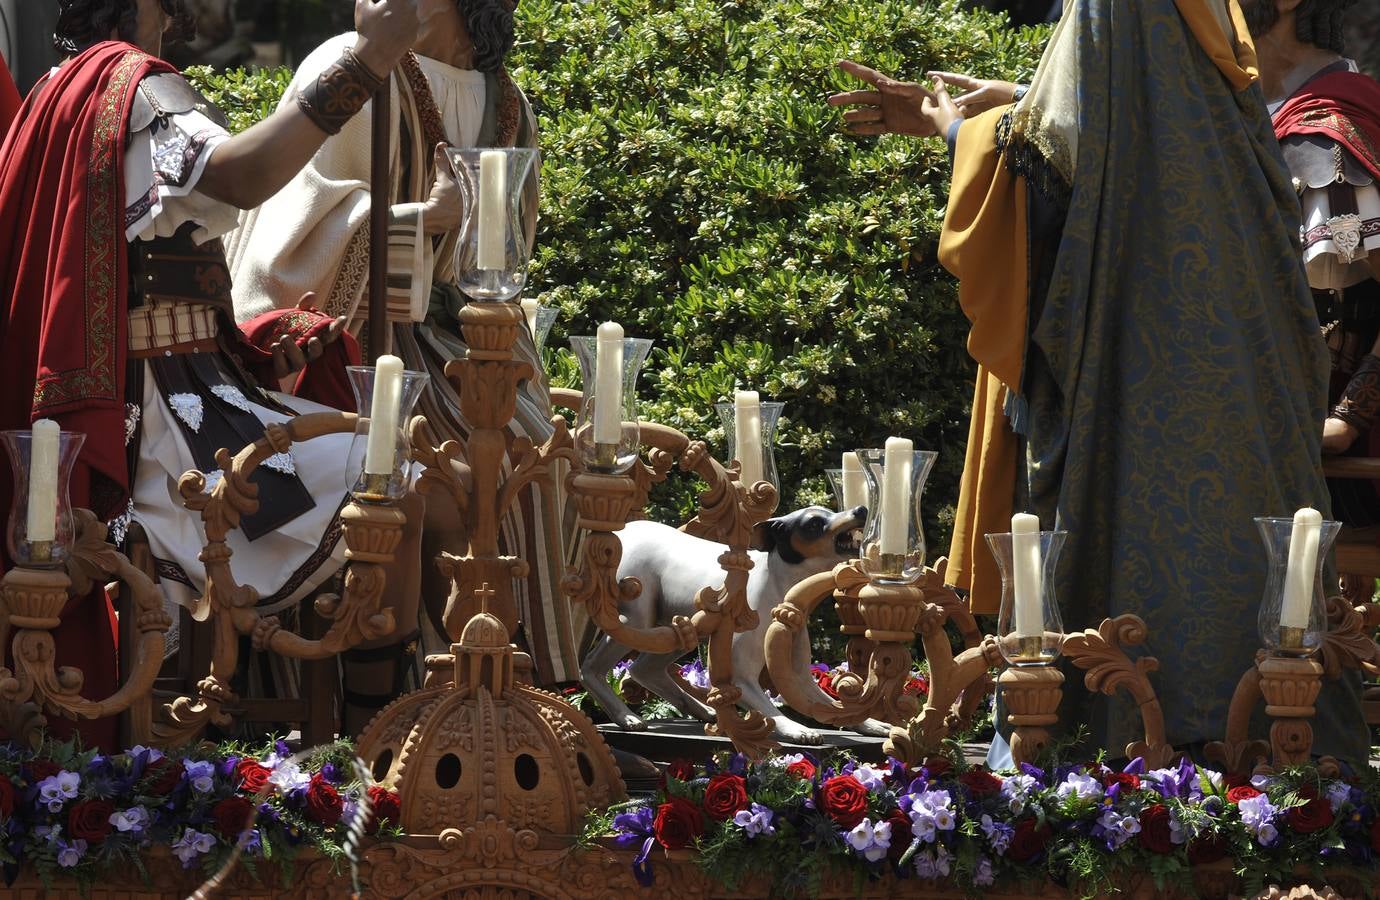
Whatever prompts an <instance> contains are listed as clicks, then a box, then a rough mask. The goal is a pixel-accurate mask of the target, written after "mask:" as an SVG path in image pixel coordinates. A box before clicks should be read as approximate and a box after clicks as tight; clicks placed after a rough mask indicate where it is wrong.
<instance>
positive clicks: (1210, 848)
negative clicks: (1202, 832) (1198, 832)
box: [1188, 834, 1227, 866]
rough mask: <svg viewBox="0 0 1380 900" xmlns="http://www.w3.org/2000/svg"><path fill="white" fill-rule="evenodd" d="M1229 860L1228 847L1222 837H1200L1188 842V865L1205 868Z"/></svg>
mask: <svg viewBox="0 0 1380 900" xmlns="http://www.w3.org/2000/svg"><path fill="white" fill-rule="evenodd" d="M1226 858H1227V845H1226V842H1225V841H1223V840H1222V838H1221V837H1219V836H1217V835H1215V834H1214V835H1212V836H1211V837H1207V836H1200V837H1196V838H1194V839H1193V840H1191V841H1189V842H1188V864H1189V865H1191V866H1205V865H1207V864H1209V863H1215V862H1217V861H1218V860H1220V859H1226Z"/></svg>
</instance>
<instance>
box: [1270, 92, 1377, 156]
mask: <svg viewBox="0 0 1380 900" xmlns="http://www.w3.org/2000/svg"><path fill="white" fill-rule="evenodd" d="M1274 124H1275V136H1276V137H1277V138H1279V139H1280V140H1281V141H1282V140H1284V139H1285V138H1286V137H1288V136H1290V135H1293V134H1321V135H1326V136H1327V137H1330V138H1332V139H1333V140H1335V141H1338V142H1340V143H1341V144H1342V146H1344V147H1346V148H1347V149H1348V150H1350V151H1351V155H1352V156H1354V157H1356V159H1357V160H1359V161H1360V162H1361V164H1362V165H1363V166H1365V167H1366V168H1367V169H1369V170H1370V173H1371V174H1372V175H1374V176H1375V177H1376V178H1380V81H1376V80H1375V79H1374V78H1370V77H1369V76H1366V75H1362V74H1360V73H1359V72H1333V73H1331V74H1329V75H1323V76H1322V77H1321V78H1315V79H1313V80H1312V81H1310V82H1308V83H1307V84H1305V85H1304V86H1303V87H1301V88H1299V90H1298V93H1296V94H1294V96H1292V97H1290V98H1289V99H1288V100H1286V101H1285V103H1284V105H1283V106H1281V107H1280V108H1279V109H1278V110H1276V112H1275V114H1274Z"/></svg>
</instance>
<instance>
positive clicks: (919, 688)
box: [904, 678, 930, 697]
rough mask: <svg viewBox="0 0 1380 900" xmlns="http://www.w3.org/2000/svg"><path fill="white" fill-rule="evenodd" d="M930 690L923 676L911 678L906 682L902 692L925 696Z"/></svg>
mask: <svg viewBox="0 0 1380 900" xmlns="http://www.w3.org/2000/svg"><path fill="white" fill-rule="evenodd" d="M929 692H930V683H929V682H928V681H926V680H925V679H923V678H911V679H909V680H908V681H907V682H906V686H905V688H904V693H907V694H912V695H914V696H917V697H918V696H925V695H928V694H929Z"/></svg>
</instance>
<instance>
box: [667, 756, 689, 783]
mask: <svg viewBox="0 0 1380 900" xmlns="http://www.w3.org/2000/svg"><path fill="white" fill-rule="evenodd" d="M666 775H667V777H668V778H674V779H675V780H676V781H693V780H694V779H695V764H694V763H692V762H691V761H690V760H688V759H673V760H671V762H670V763H668V764H667V766H666Z"/></svg>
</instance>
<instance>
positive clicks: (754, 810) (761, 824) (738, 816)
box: [733, 803, 776, 838]
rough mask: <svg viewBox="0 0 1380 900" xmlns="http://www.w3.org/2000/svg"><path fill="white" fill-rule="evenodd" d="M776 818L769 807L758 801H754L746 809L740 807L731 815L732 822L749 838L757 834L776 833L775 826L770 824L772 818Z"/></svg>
mask: <svg viewBox="0 0 1380 900" xmlns="http://www.w3.org/2000/svg"><path fill="white" fill-rule="evenodd" d="M775 818H776V813H774V812H772V811H771V809H770V808H768V807H766V806H763V805H762V804H760V803H754V804H752V806H751V807H749V808H748V809H740V810H739V811H738V812H736V813H734V815H733V824H734V825H737V826H738V827H739V828H741V829H743V832H744V833H745V834H747V836H748V837H749V838H755V837H757V836H758V835H759V834H765V835H773V834H776V827H775V826H773V825H772V820H773V819H775Z"/></svg>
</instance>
